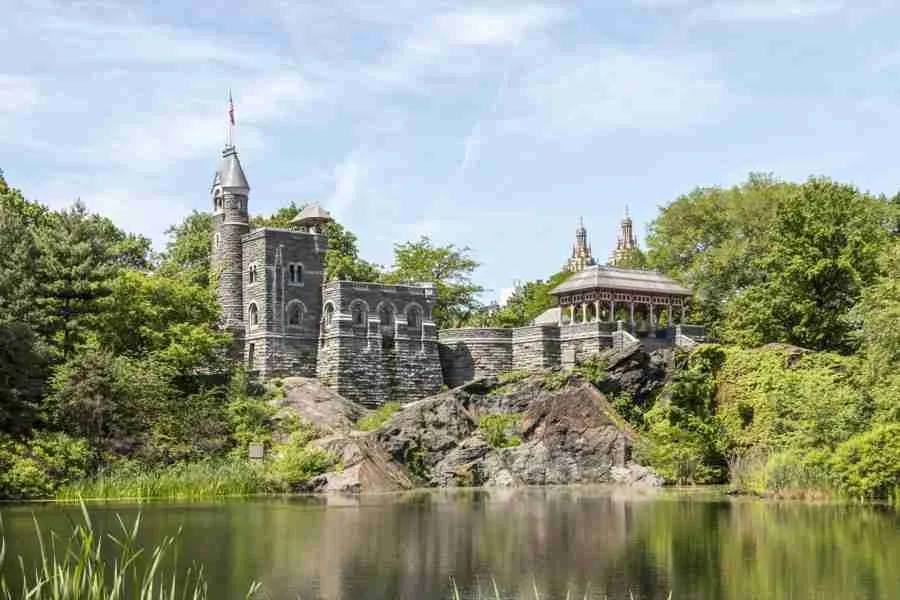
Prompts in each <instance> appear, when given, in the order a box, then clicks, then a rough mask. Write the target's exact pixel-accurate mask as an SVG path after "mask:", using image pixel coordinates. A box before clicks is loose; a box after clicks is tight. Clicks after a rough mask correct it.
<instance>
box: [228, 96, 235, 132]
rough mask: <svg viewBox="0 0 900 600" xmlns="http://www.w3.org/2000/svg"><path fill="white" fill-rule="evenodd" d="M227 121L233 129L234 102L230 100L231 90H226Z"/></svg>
mask: <svg viewBox="0 0 900 600" xmlns="http://www.w3.org/2000/svg"><path fill="white" fill-rule="evenodd" d="M228 121H229V122H230V123H231V126H232V127H234V100H232V99H231V90H228Z"/></svg>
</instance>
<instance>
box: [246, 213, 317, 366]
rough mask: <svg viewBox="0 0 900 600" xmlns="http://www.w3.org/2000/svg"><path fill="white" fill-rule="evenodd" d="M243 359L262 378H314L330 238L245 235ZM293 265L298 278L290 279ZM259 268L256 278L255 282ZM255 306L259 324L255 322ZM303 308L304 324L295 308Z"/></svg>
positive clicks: (268, 231)
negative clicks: (294, 320)
mask: <svg viewBox="0 0 900 600" xmlns="http://www.w3.org/2000/svg"><path fill="white" fill-rule="evenodd" d="M243 249H244V251H243V285H244V293H243V295H244V304H245V307H244V322H245V324H246V335H245V338H246V343H245V348H244V360H245V361H246V363H247V364H248V366H249V368H250V369H251V370H252V371H256V372H258V373H259V374H260V375H261V376H263V377H273V376H286V375H300V376H304V377H314V376H315V374H316V362H317V353H318V345H319V322H320V320H321V316H322V310H321V307H322V281H323V277H324V258H325V250H326V249H327V242H326V240H325V237H324V236H322V235H317V234H314V233H306V232H299V231H289V230H284V229H272V228H262V229H257V230H254V231H252V232H251V233H249V234H247V235H245V236H244V237H243ZM291 265H293V266H294V269H295V273H300V272H301V271H302V275H299V276H295V279H294V281H291V278H290V270H289V269H290V266H291ZM252 267H255V270H256V280H255V281H254V282H252V283H251V282H250V269H251V268H252ZM251 305H255V306H256V310H257V314H258V318H259V321H258V324H257V325H255V326H254V325H253V324H251V322H250V318H249V312H250V306H251ZM295 307H298V308H299V311H300V312H299V317H300V318H299V323H291V322H290V316H291V312H292V311H293V309H294V308H295ZM251 355H252V356H251Z"/></svg>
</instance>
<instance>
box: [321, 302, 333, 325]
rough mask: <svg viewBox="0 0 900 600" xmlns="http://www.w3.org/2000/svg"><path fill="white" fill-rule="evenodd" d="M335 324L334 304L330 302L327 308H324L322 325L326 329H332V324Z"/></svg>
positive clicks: (326, 304)
mask: <svg viewBox="0 0 900 600" xmlns="http://www.w3.org/2000/svg"><path fill="white" fill-rule="evenodd" d="M333 322H334V303H333V302H331V301H329V302H326V303H325V306H323V307H322V325H324V326H325V328H326V329H327V328H329V327H331V324H332V323H333Z"/></svg>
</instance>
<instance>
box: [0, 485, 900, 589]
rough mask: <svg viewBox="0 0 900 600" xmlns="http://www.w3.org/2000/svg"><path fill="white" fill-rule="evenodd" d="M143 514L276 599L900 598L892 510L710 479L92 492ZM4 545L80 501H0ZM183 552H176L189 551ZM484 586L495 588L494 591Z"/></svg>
mask: <svg viewBox="0 0 900 600" xmlns="http://www.w3.org/2000/svg"><path fill="white" fill-rule="evenodd" d="M91 512H92V515H93V518H94V521H95V523H96V524H98V525H99V527H101V528H112V527H113V525H114V519H115V515H116V513H118V514H120V515H122V516H123V517H124V518H126V519H127V520H130V519H132V518H134V516H135V515H136V514H137V513H138V512H140V513H142V516H143V525H142V527H143V537H144V539H145V540H147V541H153V540H157V539H159V538H160V537H162V536H163V535H169V534H174V533H175V532H177V531H178V528H179V527H182V529H183V531H182V534H181V544H180V548H181V557H182V558H181V564H182V565H183V566H187V562H186V561H197V562H200V563H203V564H204V565H205V567H206V570H207V575H208V578H209V584H210V592H211V593H210V598H214V599H227V598H240V597H242V595H243V592H245V591H246V589H247V587H248V585H249V583H250V582H251V581H252V580H258V581H260V582H262V584H263V586H264V590H265V592H266V594H265V595H264V597H267V598H272V599H274V600H281V599H285V600H287V599H290V600H295V599H297V598H302V599H303V600H316V599H328V600H331V599H342V600H381V599H391V600H395V599H406V600H428V599H439V598H450V587H449V581H450V577H451V576H452V577H453V578H454V579H455V580H456V582H457V585H458V587H459V588H460V589H461V590H462V592H463V597H466V598H477V597H479V594H478V590H479V588H480V589H481V591H482V592H483V594H482V597H483V596H484V595H485V594H484V593H486V592H487V591H488V590H492V587H491V586H492V583H491V580H492V578H493V579H494V580H495V581H496V583H497V585H498V587H499V588H500V591H501V595H502V596H503V597H504V598H529V599H531V598H534V597H535V594H534V589H533V588H534V587H536V588H537V590H538V592H539V594H540V598H542V599H543V600H554V599H559V600H562V599H564V598H565V597H566V593H567V592H570V593H571V597H572V598H577V599H581V598H584V597H585V595H587V596H588V597H590V598H604V597H606V596H607V595H608V596H609V598H610V600H614V599H617V598H628V597H629V596H628V595H629V592H631V593H632V594H633V595H634V597H635V598H637V599H650V598H654V599H664V598H666V597H668V595H669V593H670V592H671V593H672V598H673V600H681V599H701V598H702V599H709V600H719V599H731V598H735V599H737V598H741V599H754V598H757V599H766V600H772V599H776V600H777V599H806V598H817V599H818V598H822V599H825V598H827V599H829V600H832V599H862V598H892V599H900V515H898V513H896V512H894V511H892V510H890V509H882V508H878V507H860V506H849V505H840V504H810V503H801V502H767V501H761V500H753V499H732V498H728V497H726V496H723V495H721V494H718V493H717V492H713V491H699V492H697V491H694V492H677V491H670V490H667V491H661V492H643V493H641V492H635V491H630V490H622V489H610V488H592V487H567V488H527V489H514V490H505V489H504V490H459V491H423V492H412V493H403V494H391V495H370V496H362V497H355V498H348V497H329V498H319V497H306V498H290V499H260V500H241V501H230V502H217V503H216V502H192V503H149V504H143V505H135V504H131V505H129V504H103V505H91ZM0 515H2V517H3V522H4V527H5V530H6V538H7V543H8V544H9V546H10V547H9V549H8V550H9V552H10V553H11V554H13V555H16V554H24V555H25V556H26V557H29V556H34V553H35V552H36V548H35V543H34V540H35V537H34V531H33V523H32V515H35V516H36V517H37V518H38V520H39V521H40V523H41V525H42V527H44V528H45V529H47V528H53V529H57V530H59V531H61V532H63V531H68V529H69V527H70V525H71V523H72V522H73V521H78V520H79V516H78V515H79V513H78V508H77V507H72V506H59V505H39V504H33V505H5V506H4V505H0ZM185 559H186V560H185ZM491 597H492V598H493V591H491Z"/></svg>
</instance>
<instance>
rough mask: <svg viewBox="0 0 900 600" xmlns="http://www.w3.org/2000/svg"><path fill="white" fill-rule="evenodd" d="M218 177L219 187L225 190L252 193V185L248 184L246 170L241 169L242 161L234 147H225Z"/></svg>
mask: <svg viewBox="0 0 900 600" xmlns="http://www.w3.org/2000/svg"><path fill="white" fill-rule="evenodd" d="M216 176H217V178H218V180H219V185H221V186H222V187H223V188H228V189H233V190H240V191H244V192H249V191H250V184H249V183H247V176H246V175H244V169H243V168H242V167H241V161H240V160H239V159H238V155H237V150H236V149H235V147H234V146H225V149H224V150H222V164H221V165H220V166H219V171H218V172H217V173H216Z"/></svg>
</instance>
